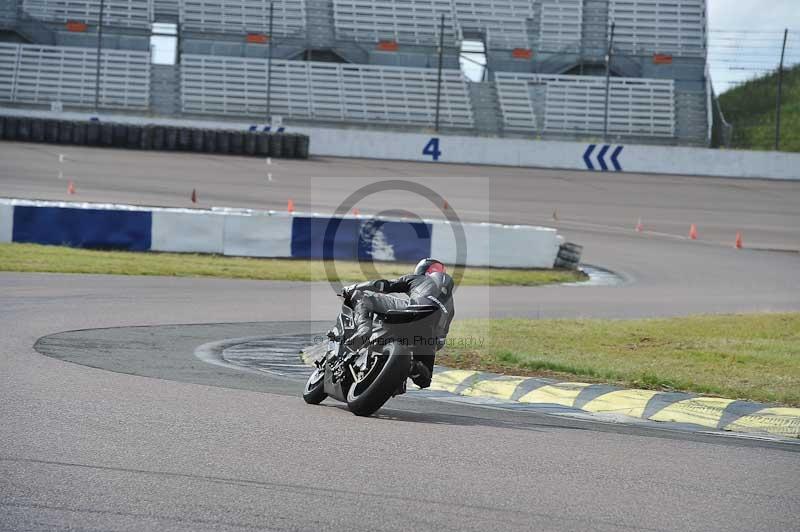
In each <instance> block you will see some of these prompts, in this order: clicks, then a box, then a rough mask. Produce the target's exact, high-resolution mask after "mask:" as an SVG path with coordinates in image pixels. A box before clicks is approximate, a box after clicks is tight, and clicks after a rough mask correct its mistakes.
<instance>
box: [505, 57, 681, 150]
mask: <svg viewBox="0 0 800 532" xmlns="http://www.w3.org/2000/svg"><path fill="white" fill-rule="evenodd" d="M496 83H497V92H498V99H499V101H500V107H501V110H502V113H503V121H504V125H505V129H506V130H509V131H527V132H531V133H534V132H539V133H565V134H566V133H568V134H603V132H604V126H605V120H606V115H605V91H606V80H605V78H604V77H602V76H552V75H538V74H512V73H505V72H498V73H496ZM537 88H538V89H541V90H536V89H537ZM540 114H541V116H540ZM608 132H609V133H610V134H613V135H627V136H641V137H667V138H669V137H674V136H675V84H674V81H672V80H659V79H643V78H612V79H611V82H610V94H609V112H608Z"/></svg>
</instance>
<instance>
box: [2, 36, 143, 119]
mask: <svg viewBox="0 0 800 532" xmlns="http://www.w3.org/2000/svg"><path fill="white" fill-rule="evenodd" d="M96 64H97V51H96V50H94V49H90V48H77V47H66V46H38V45H18V44H0V100H2V101H5V102H13V103H33V104H48V103H51V102H61V103H64V104H66V105H72V106H78V107H91V106H93V105H94V101H95V82H96V79H97V76H96ZM149 103H150V60H149V54H147V53H144V52H127V51H120V50H107V51H104V52H103V53H102V55H101V60H100V105H101V106H102V107H105V108H121V109H147V108H148V107H149Z"/></svg>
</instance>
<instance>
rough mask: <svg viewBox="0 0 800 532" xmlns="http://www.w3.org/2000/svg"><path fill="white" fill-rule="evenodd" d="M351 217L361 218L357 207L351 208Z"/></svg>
mask: <svg viewBox="0 0 800 532" xmlns="http://www.w3.org/2000/svg"><path fill="white" fill-rule="evenodd" d="M353 216H361V211H359V210H358V207H353Z"/></svg>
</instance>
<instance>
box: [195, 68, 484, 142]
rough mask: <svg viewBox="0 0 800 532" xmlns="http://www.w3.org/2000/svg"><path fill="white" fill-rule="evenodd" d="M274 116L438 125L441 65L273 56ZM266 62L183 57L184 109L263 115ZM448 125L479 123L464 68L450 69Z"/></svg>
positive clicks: (446, 78)
mask: <svg viewBox="0 0 800 532" xmlns="http://www.w3.org/2000/svg"><path fill="white" fill-rule="evenodd" d="M271 86H272V88H271V113H272V114H274V115H281V116H285V117H291V118H302V119H316V120H322V121H342V122H371V123H373V122H374V123H379V122H380V123H392V124H407V125H417V126H420V125H421V126H432V125H433V124H434V121H435V111H436V109H435V108H436V88H437V71H436V69H423V68H404V67H384V66H375V65H352V64H335V63H321V62H320V63H317V62H305V61H285V60H273V62H272V82H271ZM266 87H267V64H266V61H265V60H262V59H244V58H238V57H211V56H202V55H187V54H184V55H183V56H181V95H182V101H183V111H184V112H185V113H195V114H211V115H232V116H259V117H260V116H264V114H265V113H266ZM440 118H441V123H442V124H443V125H445V126H450V127H458V128H472V127H473V125H474V121H473V117H472V107H471V104H470V100H469V96H468V93H467V86H466V83H465V80H464V78H463V76H462V74H461V72H460V71H457V70H445V71H444V75H443V83H442V99H441V111H440Z"/></svg>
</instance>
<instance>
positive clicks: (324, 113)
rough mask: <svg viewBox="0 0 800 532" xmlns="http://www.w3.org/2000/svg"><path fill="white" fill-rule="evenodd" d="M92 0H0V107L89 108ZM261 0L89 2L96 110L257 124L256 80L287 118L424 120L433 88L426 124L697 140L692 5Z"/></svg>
mask: <svg viewBox="0 0 800 532" xmlns="http://www.w3.org/2000/svg"><path fill="white" fill-rule="evenodd" d="M101 1H102V0H0V105H2V106H18V107H47V106H50V105H51V104H53V103H58V104H59V105H61V106H63V107H64V108H65V109H70V108H74V109H82V108H83V109H92V108H93V106H94V103H95V87H96V84H97V75H96V62H97V29H98V17H99V14H100V7H101ZM273 7H274V14H273V20H270V2H269V0H104V4H103V24H102V29H103V42H102V52H101V53H102V57H101V61H100V66H101V68H100V80H99V92H100V94H99V102H100V107H101V108H102V109H113V110H115V111H116V112H123V113H135V114H147V115H160V116H180V117H189V118H191V117H198V118H212V119H220V120H224V119H236V120H241V119H247V120H250V121H254V122H263V121H264V120H265V119H266V118H265V117H266V114H267V104H266V102H267V98H266V92H267V85H268V84H269V85H270V94H271V98H270V102H271V107H270V112H271V114H272V115H273V116H275V115H277V116H281V117H282V118H283V121H284V124H289V125H290V124H298V125H315V124H324V125H329V126H330V125H346V126H347V127H369V128H381V129H385V128H401V129H404V130H425V129H430V128H432V127H433V125H434V121H435V116H436V114H437V113H436V102H437V100H438V101H440V112H439V115H440V125H441V129H442V130H443V131H452V132H458V133H465V134H476V135H496V136H508V137H528V138H544V139H569V140H583V139H596V138H598V137H601V136H603V135H604V134H605V132H606V131H607V134H608V136H609V137H610V138H611V140H614V141H619V142H623V141H625V142H644V143H658V144H681V145H700V146H705V145H708V143H709V135H710V129H711V128H710V126H711V124H710V121H711V117H710V114H709V110H710V108H711V105H710V98H711V94H710V90H709V81H708V79H707V71H706V6H705V0H275V1H274V3H273ZM442 15H444V33H443V35H440V20H441V17H442ZM154 23H155V24H156V26H158V27H164V26H166V27H173V28H174V31H173V32H172V33H173V34H174V37H173V38H174V39H176V40H177V43H178V44H177V48H178V53H177V54H176V58H175V59H176V60H174V61H167V62H166V64H164V63H165V62H164V61H163V60H160V61H156V60H155V56H156V55H157V52H158V48H159V46H160V45H159V42H160V41H158V38H162V39H163V38H164V37H163V35H164V34H163V33H162V34H159V35H161V37H159V36H158V35H155V34H154ZM612 23H613V24H614V34H613V45H612V48H611V49H612V53H611V60H610V64H609V70H610V75H611V77H610V81H609V82H608V93H609V95H608V109H609V111H608V118H607V119H606V112H605V103H606V88H607V81H606V51H607V48H608V45H609V40H610V37H611V31H610V28H611V25H612ZM270 28H271V31H270ZM167 33H168V34H169V32H167ZM440 38H443V42H444V49H443V50H442V54H441V57H442V62H443V67H444V68H443V75H442V82H441V98H437V91H438V89H439V80H438V68H437V67H438V62H439V49H438V47H439V40H440ZM465 42H479V43H481V46H482V47H483V49H484V50H485V58H486V72H485V76H483V78H482V79H481V80H479V81H473V80H471V79H469V78H468V77H467V76H466V75H465V73H464V72H462V70H461V66H460V61H459V59H460V55H461V50H462V45H463V43H465ZM270 53H271V55H272V59H271V60H269V59H268V56H269V55H270ZM270 62H271V67H270V68H268V63H270ZM270 72H271V74H270Z"/></svg>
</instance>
